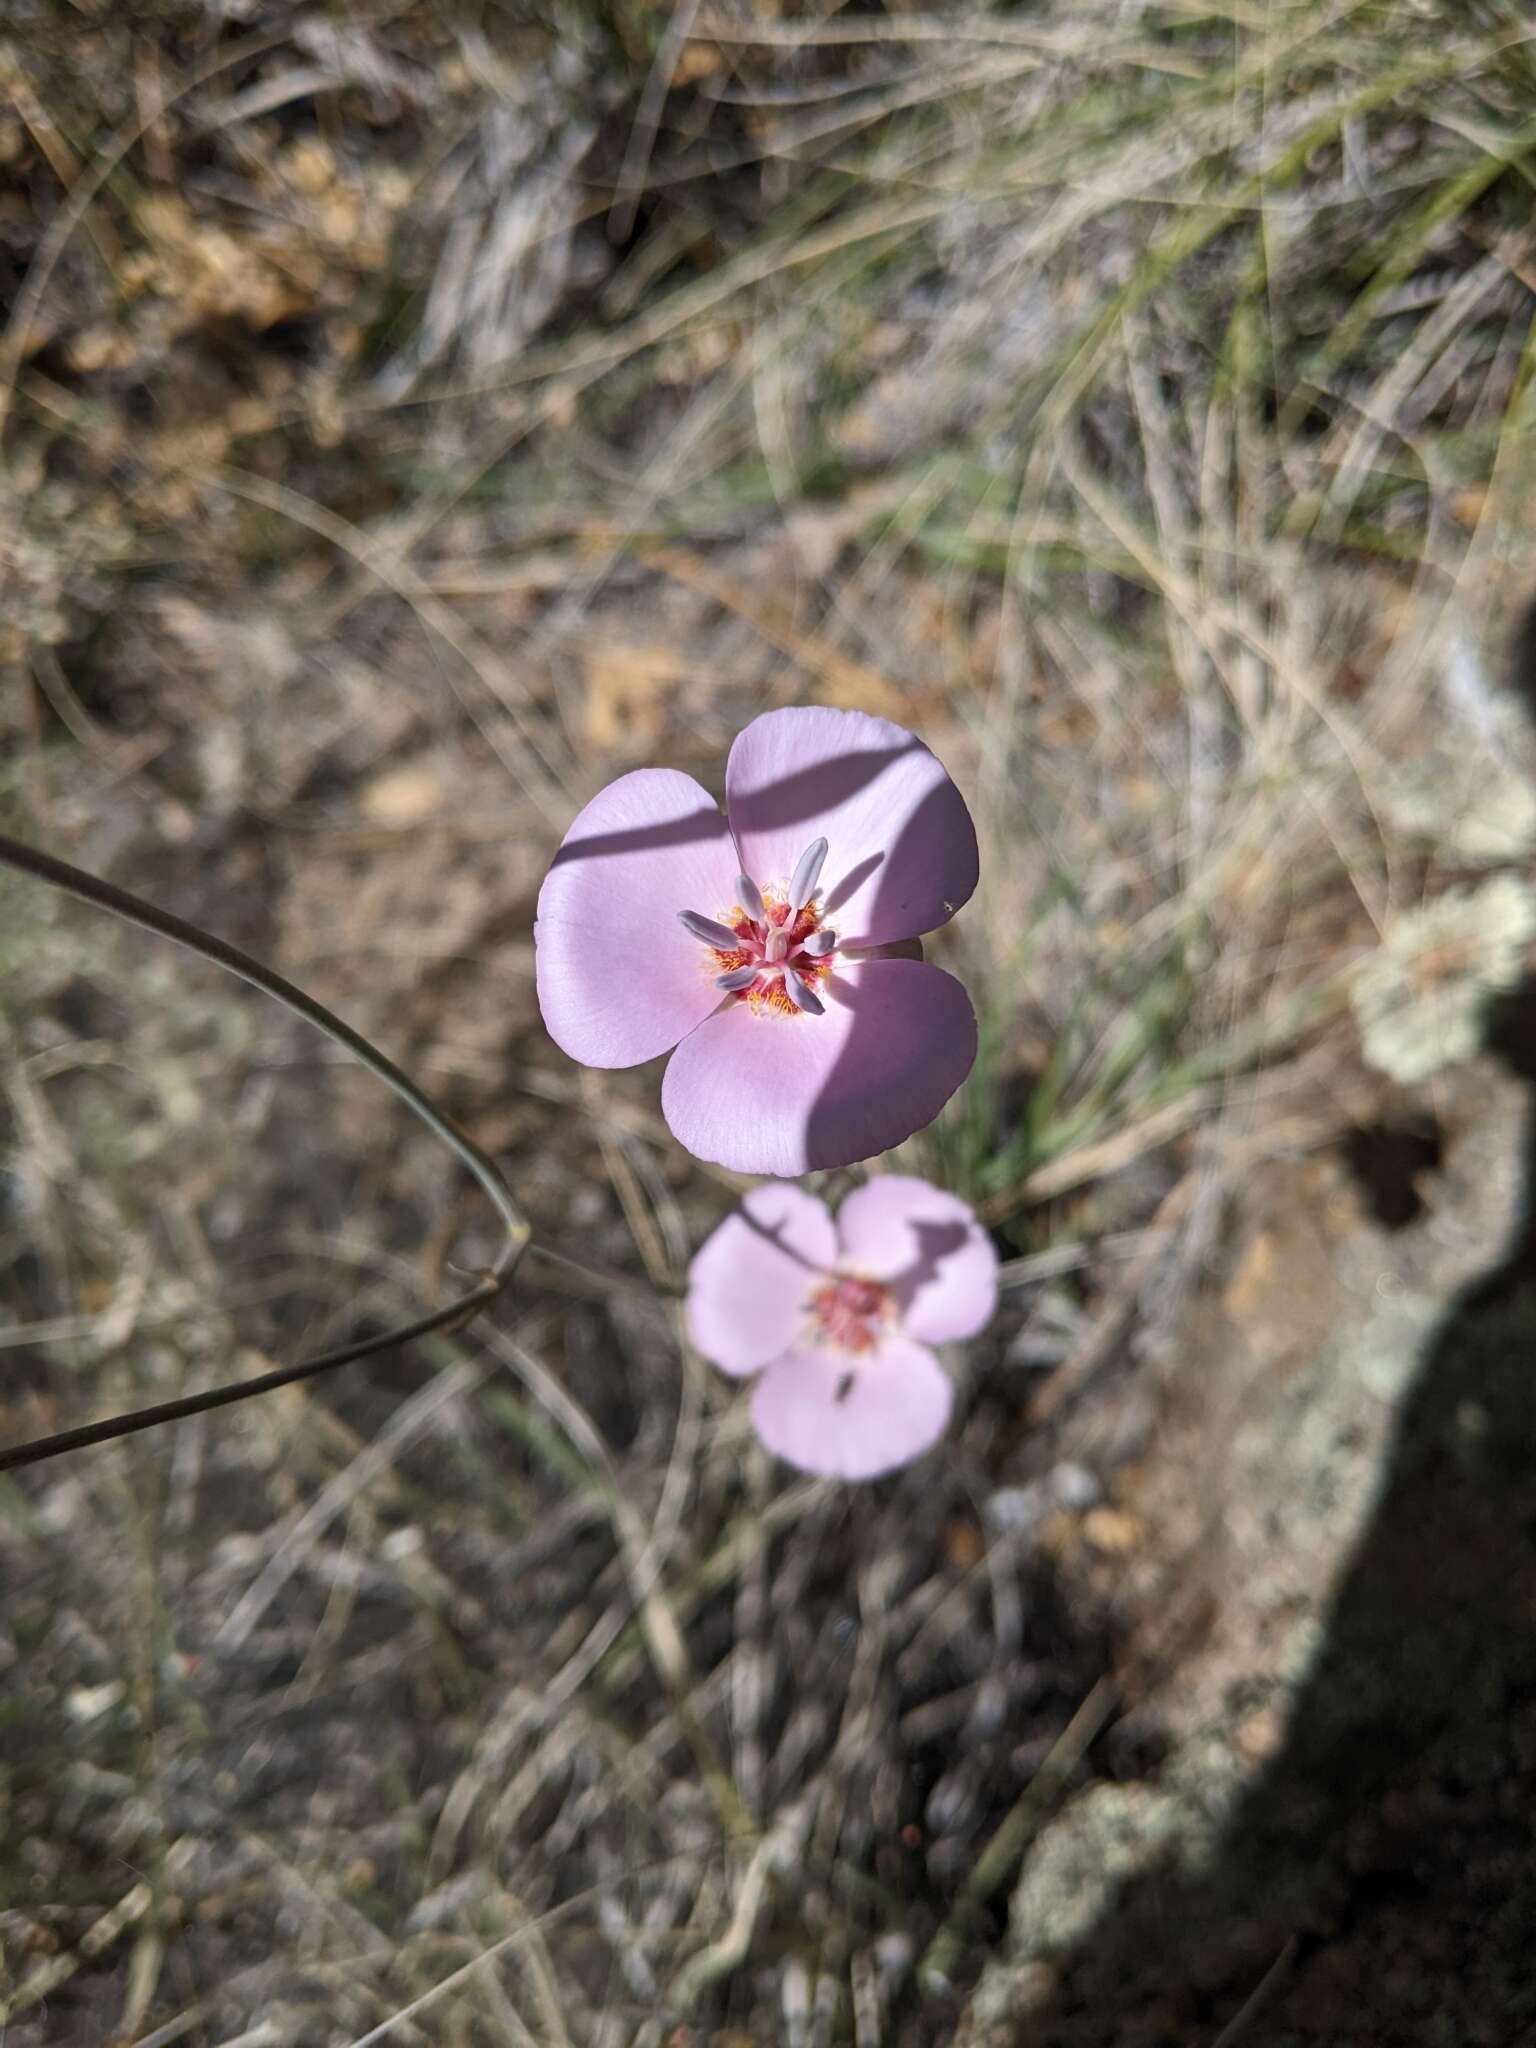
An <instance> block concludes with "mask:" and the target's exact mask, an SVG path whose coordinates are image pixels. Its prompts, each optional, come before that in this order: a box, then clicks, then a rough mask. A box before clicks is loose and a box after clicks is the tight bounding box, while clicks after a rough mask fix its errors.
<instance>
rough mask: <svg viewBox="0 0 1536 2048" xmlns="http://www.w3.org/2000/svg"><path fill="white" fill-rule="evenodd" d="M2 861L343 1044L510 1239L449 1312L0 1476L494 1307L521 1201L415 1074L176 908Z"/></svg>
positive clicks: (30, 1447) (53, 1442)
mask: <svg viewBox="0 0 1536 2048" xmlns="http://www.w3.org/2000/svg"><path fill="white" fill-rule="evenodd" d="M0 862H3V863H4V864H5V865H6V866H7V867H13V868H16V869H17V870H19V872H20V873H22V874H24V875H32V876H35V877H36V878H37V879H38V880H39V881H43V882H47V883H50V884H51V885H52V886H53V887H54V888H56V889H63V890H64V891H65V892H66V894H68V895H71V896H76V897H78V898H79V899H80V901H81V902H82V903H90V904H94V905H95V906H96V908H97V909H100V910H108V911H110V912H112V914H113V915H114V916H115V917H121V918H123V919H125V920H126V921H127V922H128V923H129V924H136V925H139V926H141V927H142V928H143V929H144V930H145V931H150V932H154V933H156V934H157V935H158V936H159V937H161V938H165V939H172V940H174V941H175V943H176V944H177V945H179V946H185V947H186V948H187V950H188V951H189V952H192V953H196V954H198V955H200V957H201V958H203V959H204V960H212V961H213V962H214V963H215V965H216V966H219V967H223V968H226V969H227V970H228V972H229V973H231V974H235V975H238V976H239V977H240V979H241V980H242V981H246V982H249V983H250V984H251V986H252V987H253V988H258V989H260V990H261V992H262V993H263V995H269V996H271V997H272V998H273V999H274V1000H275V1001H276V1002H279V1003H281V1004H282V1005H283V1007H284V1009H286V1010H291V1011H292V1012H293V1014H294V1016H296V1017H302V1018H303V1020H304V1021H305V1023H306V1024H312V1025H313V1026H314V1027H315V1029H316V1030H317V1031H321V1032H324V1034H325V1036H326V1037H327V1038H329V1039H331V1040H332V1041H333V1042H334V1043H335V1044H337V1045H339V1046H342V1047H343V1048H344V1049H345V1050H346V1051H347V1052H349V1053H351V1054H352V1056H353V1058H354V1059H356V1060H358V1061H360V1062H361V1064H362V1065H363V1066H365V1067H366V1068H367V1069H368V1071H369V1073H370V1074H373V1075H374V1076H375V1077H376V1078H377V1079H378V1080H380V1081H382V1082H383V1083H384V1086H385V1087H386V1088H388V1089H389V1090H390V1092H391V1093H392V1094H393V1095H395V1096H398V1098H399V1099H400V1101H401V1102H403V1103H404V1104H405V1106H406V1108H407V1109H409V1110H410V1111H411V1112H412V1114H413V1115H414V1116H416V1117H419V1118H420V1120H421V1122H422V1123H424V1124H425V1125H426V1127H427V1129H428V1130H429V1131H431V1132H432V1133H433V1135H434V1136H435V1137H437V1138H439V1139H441V1141H442V1142H443V1144H445V1145H446V1146H447V1147H448V1149H449V1151H451V1152H452V1153H453V1154H454V1155H455V1157H456V1158H458V1159H459V1160H461V1161H462V1163H463V1164H464V1165H465V1166H466V1167H467V1168H468V1169H469V1171H470V1172H471V1173H472V1174H473V1175H474V1177H475V1179H476V1180H477V1181H478V1182H479V1183H480V1186H481V1187H482V1188H483V1189H484V1191H485V1193H486V1195H487V1196H488V1197H489V1198H490V1200H491V1202H492V1203H493V1204H494V1206H495V1209H496V1212H497V1214H498V1215H499V1216H500V1218H501V1220H502V1224H503V1226H504V1228H505V1231H506V1237H505V1240H504V1242H503V1244H502V1247H501V1250H500V1252H499V1253H498V1254H497V1256H496V1260H495V1263H494V1264H493V1265H492V1266H491V1267H490V1269H489V1270H488V1271H487V1273H486V1274H485V1276H484V1278H483V1279H482V1280H481V1281H480V1282H479V1283H478V1284H477V1285H476V1286H474V1287H472V1288H471V1289H470V1290H469V1292H468V1293H467V1294H462V1295H460V1296H459V1297H458V1299H457V1300H455V1301H450V1302H448V1303H446V1304H445V1305H444V1306H443V1307H442V1308H438V1309H433V1310H432V1311H431V1313H430V1314H428V1315H424V1316H418V1317H417V1319H416V1320H415V1321H414V1322H412V1323H407V1324H406V1325H404V1327H402V1328H400V1329H395V1330H389V1331H386V1332H385V1334H384V1335H383V1336H380V1337H366V1338H359V1339H357V1340H356V1341H355V1342H353V1343H350V1344H343V1345H340V1346H338V1347H337V1348H336V1349H335V1350H332V1351H323V1352H321V1353H320V1354H319V1355H318V1356H316V1357H314V1358H306V1359H301V1360H299V1362H298V1363H297V1364H295V1365H286V1366H279V1367H277V1368H276V1369H275V1370H274V1371H272V1372H265V1373H259V1374H257V1375H256V1376H255V1377H254V1378H252V1379H246V1380H239V1381H237V1382H236V1383H235V1384H234V1385H233V1386H228V1387H214V1388H211V1389H210V1390H209V1391H208V1392H206V1393H202V1394H188V1395H185V1396H184V1397H182V1398H181V1399H179V1400H175V1401H161V1402H157V1403H156V1404H155V1405H154V1406H152V1407H148V1408H136V1409H133V1410H132V1411H130V1412H129V1413H128V1414H126V1415H115V1416H109V1417H107V1418H106V1419H105V1420H104V1421H101V1422H91V1423H86V1424H83V1425H82V1426H81V1427H80V1428H78V1429H65V1430H60V1431H58V1432H57V1433H56V1434H54V1435H53V1436H45V1437H37V1438H34V1439H33V1441H31V1442H30V1443H23V1444H14V1445H12V1446H11V1447H10V1448H8V1449H0V1472H15V1471H18V1470H20V1468H21V1467H22V1466H24V1465H36V1464H40V1463H41V1462H42V1461H43V1459H45V1458H56V1457H59V1456H61V1455H62V1453H64V1452H65V1451H75V1450H83V1449H85V1448H86V1447H87V1446H88V1445H91V1444H100V1443H108V1442H110V1441H111V1440H112V1439H113V1438H114V1437H123V1436H133V1435H136V1434H137V1433H138V1431H140V1430H143V1429H153V1428H154V1427H155V1426H156V1425H157V1424H159V1423H162V1422H175V1421H178V1420H180V1419H181V1418H182V1417H183V1416H187V1415H201V1414H203V1413H205V1412H206V1411H207V1410H208V1409H210V1408H226V1407H228V1406H229V1405H230V1404H231V1403H232V1402H235V1401H246V1400H249V1399H251V1397H252V1396H253V1395H256V1394H266V1393H270V1392H272V1391H273V1390H274V1389H275V1388H277V1387H286V1386H291V1385H292V1384H293V1383H294V1382H295V1381H296V1380H307V1379H313V1378H315V1377H316V1376H317V1375H318V1374H320V1373H323V1372H329V1371H331V1370H332V1369H333V1368H334V1367H336V1366H339V1365H349V1364H351V1363H352V1362H353V1361H354V1360H356V1359H359V1358H368V1357H371V1356H372V1355H373V1354H374V1353H375V1352H378V1351H384V1350H387V1349H388V1348H389V1347H390V1346H391V1345H394V1344H403V1343H407V1342H408V1341H409V1340H410V1339H412V1338H414V1337H424V1336H426V1335H427V1334H428V1333H429V1332H431V1331H433V1330H442V1329H447V1328H450V1327H462V1326H463V1325H464V1324H465V1323H467V1322H469V1321H470V1319H471V1318H472V1317H474V1316H476V1315H478V1314H479V1312H480V1310H481V1309H483V1308H484V1307H486V1306H487V1304H488V1303H490V1302H492V1301H494V1300H495V1299H496V1297H497V1296H498V1295H499V1294H500V1293H501V1291H502V1290H503V1288H504V1287H505V1286H506V1284H507V1282H508V1281H509V1280H510V1279H511V1277H512V1274H513V1272H514V1270H515V1269H516V1266H517V1262H518V1260H519V1259H520V1258H521V1256H522V1254H523V1250H524V1248H525V1247H526V1245H527V1243H528V1235H529V1232H528V1225H527V1223H526V1222H525V1221H524V1219H523V1216H522V1213H521V1211H520V1210H519V1209H518V1206H517V1202H516V1200H515V1198H514V1196H513V1194H512V1190H511V1189H510V1188H509V1187H508V1185H507V1183H506V1181H505V1179H504V1178H503V1176H502V1173H501V1170H500V1169H499V1168H498V1167H497V1165H496V1164H495V1162H494V1161H493V1160H492V1159H491V1158H490V1157H489V1156H488V1154H486V1153H484V1152H482V1151H481V1149H480V1147H479V1146H478V1145H476V1144H475V1143H474V1141H473V1139H471V1138H467V1137H466V1136H465V1135H464V1133H463V1132H462V1131H460V1130H458V1129H457V1128H456V1127H455V1126H454V1125H453V1124H452V1123H451V1122H450V1121H449V1120H448V1118H447V1117H446V1116H445V1115H444V1114H443V1112H442V1110H440V1109H439V1108H438V1107H437V1104H436V1103H435V1102H433V1101H432V1099H431V1098H430V1096H428V1095H426V1094H424V1093H423V1091H422V1090H421V1089H420V1088H418V1087H417V1085H416V1083H415V1082H414V1081H413V1080H412V1079H411V1078H410V1076H409V1075H408V1074H405V1073H402V1071H401V1070H400V1068H399V1067H397V1066H396V1065H395V1063H394V1062H393V1060H391V1059H388V1058H387V1057H386V1056H385V1055H384V1054H383V1053H381V1052H380V1051H379V1050H378V1048H377V1047H376V1046H373V1045H370V1044H369V1042H368V1040H367V1039H366V1038H364V1037H363V1036H362V1034H361V1033H360V1032H357V1031H354V1030H353V1028H352V1026H351V1025H350V1024H346V1023H343V1021H342V1020H341V1018H340V1017H337V1016H334V1015H333V1014H332V1012H331V1011H329V1010H328V1009H326V1007H325V1005H324V1004H323V1003H318V1002H316V1001H315V999H314V997H313V996H310V995H306V994H305V993H304V991H303V989H301V988H296V987H295V986H294V984H293V983H292V982H291V981H287V980H285V979H284V977H283V976H282V975H280V974H278V973H276V972H275V971H274V970H273V969H272V968H270V967H264V966H263V965H262V964H261V962H260V961H259V960H255V959H253V958H252V957H251V955H250V954H249V953H246V952H243V951H242V950H241V948H240V947H239V946H234V945H231V944H230V943H229V941H228V940H227V939H220V938H216V937H215V936H214V934H213V933H211V932H204V931H200V930H199V929H198V927H197V926H196V925H192V924H188V923H187V922H186V920H185V919H184V918H180V917H176V916H175V915H173V913H172V912H170V911H168V910H160V909H158V908H157V907H156V906H155V905H154V904H152V903H147V902H145V901H144V899H143V898H142V897H139V896H133V895H130V894H129V892H128V891H127V890H126V889H119V888H118V887H117V886H116V885H115V884H114V883H112V882H103V881H101V880H99V879H98V878H97V877H96V876H94V875H88V874H86V873H85V872H84V870H83V869H81V868H76V867H71V866H70V864H69V863H68V862H67V861H62V860H59V859H57V858H56V857H55V856H54V855H53V854H50V853H44V852H42V851H41V850H40V849H39V848H37V847H35V846H27V845H24V844H23V843H22V842H21V841H20V840H17V839H10V838H7V837H6V836H5V835H4V834H3V833H0Z"/></svg>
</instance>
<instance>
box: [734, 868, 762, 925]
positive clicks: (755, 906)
mask: <svg viewBox="0 0 1536 2048" xmlns="http://www.w3.org/2000/svg"><path fill="white" fill-rule="evenodd" d="M736 901H737V902H738V903H739V904H740V905H741V907H742V909H743V910H744V911H745V912H746V913H747V915H748V917H750V918H751V919H752V921H753V923H754V924H761V923H762V922H763V919H764V917H765V916H766V914H767V913H766V912H765V911H764V909H763V892H762V890H761V889H759V888H758V886H757V884H756V882H754V881H753V879H752V877H751V876H750V875H738V876H737V877H736Z"/></svg>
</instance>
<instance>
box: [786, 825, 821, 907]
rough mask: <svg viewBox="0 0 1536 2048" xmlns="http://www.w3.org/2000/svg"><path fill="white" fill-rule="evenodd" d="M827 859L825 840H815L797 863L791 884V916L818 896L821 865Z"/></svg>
mask: <svg viewBox="0 0 1536 2048" xmlns="http://www.w3.org/2000/svg"><path fill="white" fill-rule="evenodd" d="M826 857H827V842H826V841H825V839H813V840H812V841H811V843H810V845H809V846H808V847H807V848H806V849H805V851H804V853H802V854H801V856H800V858H799V860H798V861H796V863H795V872H794V874H793V876H792V877H791V878H790V884H789V914H790V916H791V917H793V916H794V915H795V914H796V912H797V911H800V910H803V909H804V908H805V906H806V904H807V903H809V902H810V900H811V898H812V897H813V896H814V895H815V894H816V884H817V883H818V882H819V881H820V880H821V864H822V862H823V861H824V860H825V859H826Z"/></svg>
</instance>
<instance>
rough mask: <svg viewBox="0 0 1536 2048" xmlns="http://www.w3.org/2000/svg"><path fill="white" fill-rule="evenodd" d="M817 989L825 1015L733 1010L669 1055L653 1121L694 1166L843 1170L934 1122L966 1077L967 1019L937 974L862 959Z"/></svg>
mask: <svg viewBox="0 0 1536 2048" xmlns="http://www.w3.org/2000/svg"><path fill="white" fill-rule="evenodd" d="M818 987H819V990H820V993H821V994H822V996H823V997H824V998H825V1001H826V1013H825V1015H823V1016H820V1017H811V1016H806V1015H805V1014H803V1013H799V1012H797V1013H796V1014H795V1015H793V1016H784V1015H781V1014H780V1013H779V1012H778V1011H775V1010H763V1011H761V1012H759V1013H757V1014H754V1013H753V1011H752V1010H750V1009H749V1008H748V1006H747V1005H746V1004H745V1003H739V1002H738V1003H732V1004H731V1005H730V1006H729V1008H727V1009H724V1010H721V1011H719V1012H718V1013H717V1014H716V1015H715V1016H713V1017H710V1018H708V1019H707V1020H706V1021H705V1022H704V1023H703V1024H701V1025H700V1026H699V1028H698V1029H697V1030H696V1031H693V1032H690V1034H689V1035H688V1037H687V1038H685V1039H684V1040H683V1042H682V1044H681V1045H680V1046H679V1047H678V1048H677V1051H676V1052H675V1053H674V1054H673V1055H672V1058H671V1060H670V1062H669V1063H668V1066H667V1071H666V1074H665V1076H664V1077H663V1080H662V1084H661V1113H662V1115H663V1116H664V1117H665V1118H666V1120H667V1122H668V1124H669V1125H670V1126H671V1129H672V1135H673V1137H675V1138H676V1139H677V1140H678V1142H679V1143H680V1144H682V1145H686V1146H687V1148H688V1150H689V1151H690V1152H692V1153H693V1154H694V1155H695V1157H697V1158H699V1159H712V1160H714V1161H716V1162H717V1163H718V1164H719V1165H721V1166H726V1167H729V1168H730V1169H731V1170H732V1171H733V1172H736V1173H771V1174H775V1175H777V1176H778V1177H779V1178H780V1179H784V1180H788V1179H791V1178H792V1177H793V1176H794V1175H796V1174H800V1173H809V1172H813V1171H815V1170H817V1169H818V1168H822V1167H829V1166H848V1165H851V1164H852V1163H853V1161H854V1160H856V1159H869V1158H872V1157H873V1156H874V1154H875V1153H877V1152H884V1151H887V1150H888V1149H889V1148H890V1147H891V1146H892V1145H899V1144H900V1143H901V1141H902V1139H903V1138H910V1137H911V1135H912V1133H913V1132H914V1131H917V1130H921V1129H922V1127H923V1125H924V1124H926V1123H931V1122H932V1121H933V1119H934V1117H936V1116H937V1115H938V1113H939V1111H940V1110H941V1109H942V1108H943V1107H944V1105H945V1103H946V1102H947V1101H948V1100H949V1098H950V1096H951V1095H953V1094H954V1092H955V1090H956V1089H957V1088H958V1087H959V1086H960V1083H961V1082H962V1081H963V1080H964V1079H965V1077H966V1075H967V1074H968V1073H969V1072H970V1070H971V1065H972V1062H973V1061H974V1060H975V1058H976V1019H975V1016H974V1015H973V1014H972V1011H971V1005H970V999H969V997H968V996H967V995H966V993H965V990H964V989H963V988H962V987H961V986H960V984H959V982H958V981H956V980H955V979H954V978H953V976H952V975H948V974H945V973H944V972H943V970H942V969H941V968H938V967H930V966H928V965H927V963H926V962H924V961H919V960H863V961H859V962H858V963H857V964H855V965H839V966H838V967H837V969H836V970H835V971H834V972H833V973H832V974H831V975H829V976H828V977H827V979H826V980H825V981H823V982H820V983H819V984H818Z"/></svg>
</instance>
